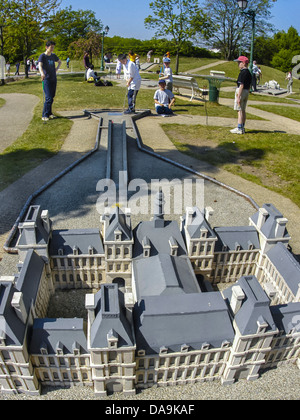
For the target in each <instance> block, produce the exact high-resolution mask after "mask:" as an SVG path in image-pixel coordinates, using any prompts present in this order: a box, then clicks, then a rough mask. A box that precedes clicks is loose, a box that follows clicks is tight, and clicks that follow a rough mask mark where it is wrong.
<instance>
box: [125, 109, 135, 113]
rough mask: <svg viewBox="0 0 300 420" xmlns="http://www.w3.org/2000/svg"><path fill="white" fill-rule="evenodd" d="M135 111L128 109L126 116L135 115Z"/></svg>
mask: <svg viewBox="0 0 300 420" xmlns="http://www.w3.org/2000/svg"><path fill="white" fill-rule="evenodd" d="M134 113H135V111H133V110H131V109H127V110H126V111H124V114H134Z"/></svg>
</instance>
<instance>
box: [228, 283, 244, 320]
mask: <svg viewBox="0 0 300 420" xmlns="http://www.w3.org/2000/svg"><path fill="white" fill-rule="evenodd" d="M243 299H245V295H244V292H243V290H242V288H241V286H233V288H232V296H231V300H230V306H231V309H232V312H233V314H234V315H235V314H236V313H237V312H238V311H239V310H240V308H241V306H242V302H243Z"/></svg>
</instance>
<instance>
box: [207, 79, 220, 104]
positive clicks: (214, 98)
mask: <svg viewBox="0 0 300 420" xmlns="http://www.w3.org/2000/svg"><path fill="white" fill-rule="evenodd" d="M218 100H219V89H218V88H217V87H216V86H215V85H213V84H212V83H209V102H218Z"/></svg>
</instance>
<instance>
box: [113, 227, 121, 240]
mask: <svg viewBox="0 0 300 420" xmlns="http://www.w3.org/2000/svg"><path fill="white" fill-rule="evenodd" d="M114 234H115V241H116V242H120V241H121V240H122V232H121V231H120V230H119V229H117V230H115V231H114Z"/></svg>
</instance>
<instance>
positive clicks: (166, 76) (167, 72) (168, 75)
mask: <svg viewBox="0 0 300 420" xmlns="http://www.w3.org/2000/svg"><path fill="white" fill-rule="evenodd" d="M163 63H164V73H163V74H162V75H160V78H159V80H164V81H165V82H166V86H167V89H168V90H170V91H171V92H172V91H173V72H172V69H171V67H170V65H171V60H170V59H169V58H168V57H164V59H163Z"/></svg>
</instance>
